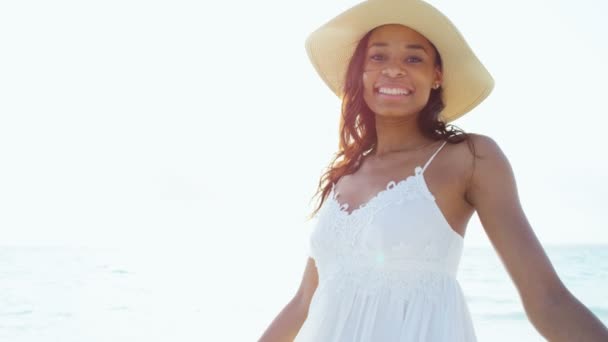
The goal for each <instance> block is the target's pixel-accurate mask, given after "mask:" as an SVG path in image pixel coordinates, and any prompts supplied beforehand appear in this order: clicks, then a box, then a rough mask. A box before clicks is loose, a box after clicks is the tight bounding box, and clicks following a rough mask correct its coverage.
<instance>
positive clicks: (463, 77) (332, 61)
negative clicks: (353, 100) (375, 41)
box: [306, 0, 494, 123]
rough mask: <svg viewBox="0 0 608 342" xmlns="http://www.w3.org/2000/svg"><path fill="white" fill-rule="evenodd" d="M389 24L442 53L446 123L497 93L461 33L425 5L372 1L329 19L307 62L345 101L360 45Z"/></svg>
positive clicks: (309, 47)
mask: <svg viewBox="0 0 608 342" xmlns="http://www.w3.org/2000/svg"><path fill="white" fill-rule="evenodd" d="M385 24H401V25H404V26H407V27H409V28H411V29H413V30H415V31H417V32H418V33H420V34H421V35H423V36H424V37H425V38H427V39H428V40H429V41H430V42H431V43H433V45H435V47H436V48H437V50H438V51H439V54H440V55H441V59H442V63H443V82H442V87H443V102H444V104H445V108H444V109H443V111H442V112H441V114H440V119H441V120H442V121H444V122H446V123H447V122H450V121H453V120H455V119H457V118H459V117H461V116H463V115H464V114H466V113H467V112H469V111H470V110H471V109H473V108H474V107H475V106H477V105H478V104H479V103H481V102H482V101H483V100H484V99H485V98H486V97H487V96H488V95H489V94H490V92H491V91H492V89H493V88H494V80H493V79H492V76H491V75H490V73H489V72H488V71H487V70H486V68H485V67H484V66H483V64H481V62H480V61H479V59H478V58H477V56H475V53H474V52H473V51H472V50H471V48H470V47H469V45H468V44H467V42H466V41H465V40H464V37H463V36H462V34H461V33H460V32H459V31H458V29H457V28H456V26H454V24H452V22H451V21H450V20H449V19H448V18H447V17H446V16H445V15H443V14H442V13H441V12H439V11H438V10H437V9H436V8H434V7H433V6H431V5H429V4H428V3H426V2H424V1H421V0H368V1H365V2H362V3H360V4H358V5H356V6H354V7H352V8H350V9H348V10H346V11H345V12H343V13H341V14H340V15H338V16H337V17H335V18H333V19H331V20H330V21H329V22H327V23H326V24H324V25H323V26H321V27H320V28H318V29H317V30H315V31H314V32H312V33H311V34H310V35H309V36H308V38H307V39H306V52H307V54H308V57H309V58H310V60H311V62H312V64H313V66H314V67H315V69H316V70H317V72H318V73H319V75H320V76H321V78H322V79H323V81H324V82H325V83H326V84H327V85H328V86H329V88H330V89H331V90H332V91H333V92H334V93H335V94H336V95H337V96H338V97H340V98H342V95H343V94H342V92H343V90H342V89H343V88H342V87H343V83H344V78H345V74H346V69H347V66H348V62H349V60H350V58H351V56H352V54H353V52H354V51H355V48H356V46H357V43H358V42H359V40H360V39H361V38H362V37H363V36H364V35H365V34H366V33H367V32H369V31H370V30H372V29H374V28H375V27H378V26H381V25H385Z"/></svg>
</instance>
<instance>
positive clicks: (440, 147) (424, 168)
mask: <svg viewBox="0 0 608 342" xmlns="http://www.w3.org/2000/svg"><path fill="white" fill-rule="evenodd" d="M446 143H447V141H444V142H443V144H441V146H439V148H438V149H437V151H435V153H433V155H432V156H431V158H429V160H428V161H427V162H426V164H424V167H423V168H422V171H421V173H422V172H424V170H426V168H427V167H428V166H429V164H430V163H431V161H433V158H435V156H436V155H437V153H439V151H441V149H442V148H443V146H445V144H446Z"/></svg>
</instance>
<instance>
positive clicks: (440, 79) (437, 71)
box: [433, 66, 443, 84]
mask: <svg viewBox="0 0 608 342" xmlns="http://www.w3.org/2000/svg"><path fill="white" fill-rule="evenodd" d="M435 83H439V84H443V72H442V71H441V67H440V66H436V67H435V78H434V82H433V84H435Z"/></svg>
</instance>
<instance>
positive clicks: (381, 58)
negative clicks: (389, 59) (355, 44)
mask: <svg viewBox="0 0 608 342" xmlns="http://www.w3.org/2000/svg"><path fill="white" fill-rule="evenodd" d="M369 59H371V60H373V61H381V60H383V59H384V55H381V54H375V55H371V56H370V57H369Z"/></svg>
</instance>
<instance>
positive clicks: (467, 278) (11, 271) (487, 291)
mask: <svg viewBox="0 0 608 342" xmlns="http://www.w3.org/2000/svg"><path fill="white" fill-rule="evenodd" d="M545 250H546V252H547V254H548V255H549V257H550V259H551V261H552V263H553V265H554V267H555V269H556V271H557V272H558V274H559V276H560V278H561V279H562V281H563V282H564V283H565V284H566V286H567V287H568V289H569V290H570V291H571V292H572V293H573V294H574V295H575V296H576V297H577V298H578V299H579V300H580V301H581V302H582V303H583V304H585V305H586V306H587V307H588V308H589V309H590V310H591V311H592V312H593V313H594V314H595V315H596V316H597V317H599V318H600V320H602V322H603V323H604V324H608V246H605V245H595V246H548V247H545ZM171 251H172V252H171V253H170V254H171V255H172V256H173V257H169V253H167V249H163V248H156V249H154V250H146V251H140V250H139V249H138V247H137V246H133V247H130V248H122V249H103V248H77V247H0V341H11V342H21V341H44V342H47V341H62V342H69V341H87V342H95V341H112V342H117V341H168V340H179V341H230V342H232V341H255V340H257V338H259V336H260V335H261V333H262V332H263V331H264V330H265V328H266V325H267V324H268V323H270V322H269V320H270V319H271V318H272V317H271V316H268V315H269V313H268V312H267V313H266V315H267V316H265V317H263V318H261V317H260V315H261V311H260V307H259V305H258V304H256V303H259V302H256V303H254V302H251V301H249V299H251V298H253V297H252V296H249V295H247V290H246V289H247V288H248V282H249V281H248V280H247V279H240V278H242V277H243V276H242V274H243V273H242V272H239V271H238V270H234V267H232V266H229V265H225V264H222V257H221V256H219V255H218V256H217V258H215V260H214V258H213V257H211V258H209V257H208V256H207V258H205V260H203V258H202V257H201V256H200V255H199V254H196V253H192V254H191V255H188V254H187V252H182V254H181V255H180V256H177V257H176V256H175V254H176V249H173V250H171ZM213 265H216V267H214V266H213ZM298 272H299V270H298ZM458 280H459V282H460V283H461V286H462V288H463V291H464V293H465V296H466V299H467V302H468V304H469V308H470V311H471V314H472V317H473V322H474V325H475V329H476V332H477V337H478V339H479V341H514V340H517V341H543V339H542V337H541V335H539V334H538V333H537V332H536V330H535V329H534V327H533V326H532V324H531V323H530V321H529V320H528V318H527V316H526V314H525V312H524V309H523V305H522V304H521V301H520V298H519V296H518V293H517V291H516V289H515V286H514V284H513V282H512V281H511V280H510V278H509V277H508V274H507V273H506V271H505V269H504V267H503V266H502V264H501V263H500V260H499V258H498V256H497V255H496V252H495V251H494V250H493V249H492V248H487V247H484V248H476V247H465V250H464V254H463V258H462V261H461V265H460V269H459V273H458ZM264 301H265V303H268V305H269V306H270V307H272V308H273V309H272V310H274V311H272V312H271V314H272V316H274V315H275V314H278V310H275V308H280V307H281V306H282V305H283V304H284V298H279V296H275V297H273V296H268V298H265V299H264ZM273 301H276V302H273ZM230 303H231V304H230ZM255 318H257V320H256V319H255ZM247 324H249V326H248V325H247ZM251 325H253V326H251Z"/></svg>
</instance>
